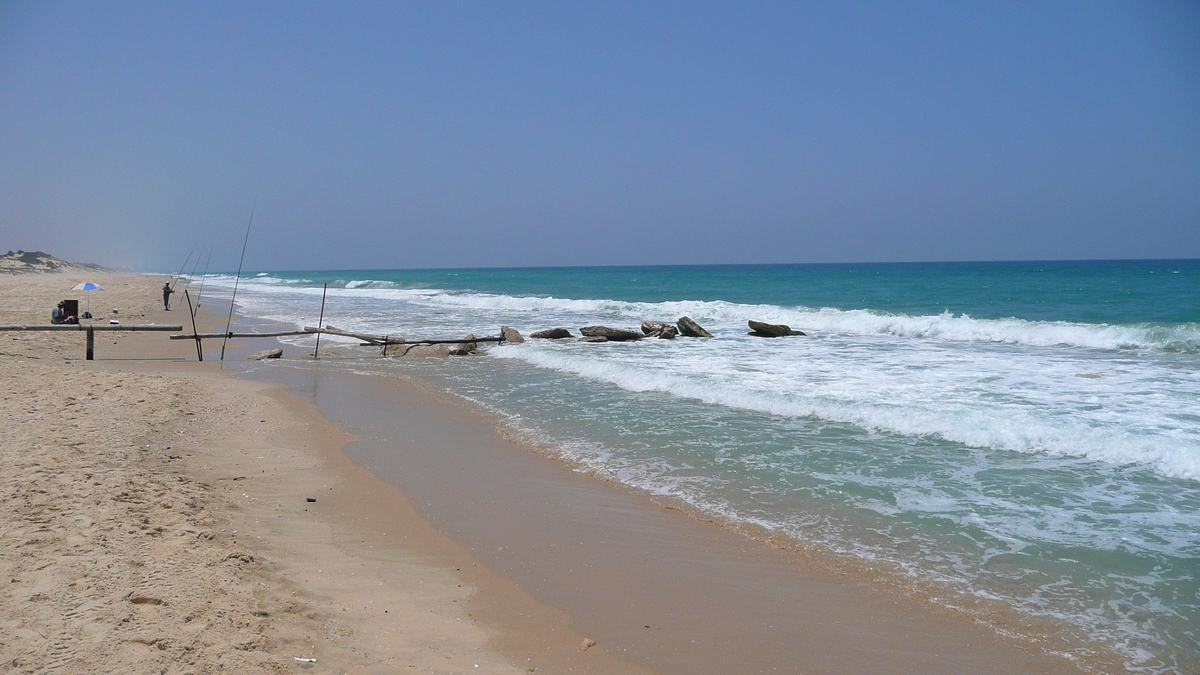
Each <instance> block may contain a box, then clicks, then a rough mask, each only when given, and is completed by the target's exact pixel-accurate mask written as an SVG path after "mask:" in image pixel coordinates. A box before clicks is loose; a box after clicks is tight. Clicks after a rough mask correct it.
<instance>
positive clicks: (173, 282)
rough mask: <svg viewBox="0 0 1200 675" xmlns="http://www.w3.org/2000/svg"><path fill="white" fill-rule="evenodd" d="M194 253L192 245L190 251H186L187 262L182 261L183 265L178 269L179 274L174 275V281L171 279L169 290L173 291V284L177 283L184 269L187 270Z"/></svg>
mask: <svg viewBox="0 0 1200 675" xmlns="http://www.w3.org/2000/svg"><path fill="white" fill-rule="evenodd" d="M195 252H196V244H192V250H190V251H188V257H187V260H184V261H183V265H182V266H181V267H180V268H179V273H178V274H176V275H175V278H174V279H171V290H175V282H177V281H179V276H180V275H181V274H183V271H184V270H185V269H187V264H188V263H189V262H191V260H192V254H193V253H195Z"/></svg>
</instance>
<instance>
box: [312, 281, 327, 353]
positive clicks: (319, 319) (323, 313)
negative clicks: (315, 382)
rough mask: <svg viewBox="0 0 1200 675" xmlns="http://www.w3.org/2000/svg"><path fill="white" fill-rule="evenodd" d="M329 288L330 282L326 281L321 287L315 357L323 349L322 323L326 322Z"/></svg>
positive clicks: (314, 349)
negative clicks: (326, 302)
mask: <svg viewBox="0 0 1200 675" xmlns="http://www.w3.org/2000/svg"><path fill="white" fill-rule="evenodd" d="M328 290H329V284H328V283H326V284H325V285H324V286H323V287H322V288H321V316H320V317H319V318H318V319H317V346H316V347H314V348H313V358H314V359H315V358H317V352H319V351H321V324H322V323H324V322H325V292H326V291H328Z"/></svg>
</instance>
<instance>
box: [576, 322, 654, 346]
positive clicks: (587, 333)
mask: <svg viewBox="0 0 1200 675" xmlns="http://www.w3.org/2000/svg"><path fill="white" fill-rule="evenodd" d="M579 332H580V333H583V335H584V337H606V338H608V341H609V342H629V341H630V340H641V339H642V334H641V333H639V332H637V331H635V330H625V329H624V328H611V327H609V326H584V327H583V328H580V329H579Z"/></svg>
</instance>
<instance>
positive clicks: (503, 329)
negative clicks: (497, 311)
mask: <svg viewBox="0 0 1200 675" xmlns="http://www.w3.org/2000/svg"><path fill="white" fill-rule="evenodd" d="M500 334H501V335H503V336H504V341H505V342H508V343H511V344H514V345H515V344H520V343H522V342H524V341H525V338H523V337H521V334H520V333H519V332H517V329H516V328H509V327H508V326H500Z"/></svg>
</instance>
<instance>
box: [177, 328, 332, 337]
mask: <svg viewBox="0 0 1200 675" xmlns="http://www.w3.org/2000/svg"><path fill="white" fill-rule="evenodd" d="M180 330H183V329H182V328H181V329H180ZM309 333H310V331H306V330H284V331H278V332H275V333H198V334H187V333H185V334H183V335H172V336H171V339H172V340H197V339H200V340H203V339H205V338H207V339H209V340H220V339H223V338H230V339H233V338H260V337H284V336H286V335H308V334H309Z"/></svg>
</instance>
